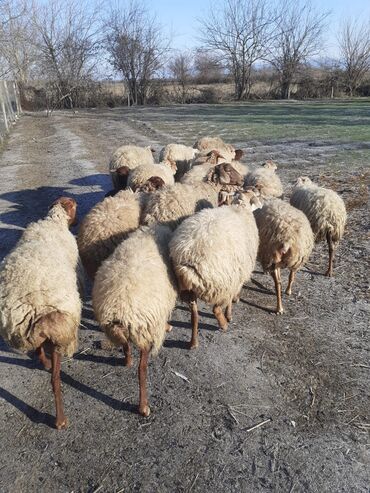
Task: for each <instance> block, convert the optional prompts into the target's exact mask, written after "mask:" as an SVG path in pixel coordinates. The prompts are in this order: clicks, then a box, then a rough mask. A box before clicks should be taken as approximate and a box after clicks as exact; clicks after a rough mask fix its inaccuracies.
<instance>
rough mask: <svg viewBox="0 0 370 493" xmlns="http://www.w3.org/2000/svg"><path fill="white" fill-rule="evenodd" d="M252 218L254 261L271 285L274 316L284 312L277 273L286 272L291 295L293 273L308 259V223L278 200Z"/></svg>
mask: <svg viewBox="0 0 370 493" xmlns="http://www.w3.org/2000/svg"><path fill="white" fill-rule="evenodd" d="M255 218H256V222H257V226H258V232H259V237H260V246H259V249H258V260H259V262H260V263H261V265H262V268H263V270H264V271H265V272H269V273H270V274H271V276H272V278H273V279H274V282H275V290H276V297H277V308H276V313H277V314H281V313H283V312H284V309H283V305H282V299H281V276H280V270H281V269H285V268H287V269H290V274H289V282H288V287H287V289H286V294H288V295H290V294H291V292H292V284H293V281H294V278H295V274H296V272H297V271H298V270H299V269H300V268H301V267H303V266H304V264H305V263H306V262H307V260H308V258H309V256H310V255H311V252H312V249H313V245H314V238H313V233H312V229H311V226H310V223H309V222H308V219H307V217H306V216H305V215H304V214H303V212H302V211H300V210H298V209H296V208H295V207H293V206H291V205H289V204H288V203H286V202H284V201H283V200H280V199H276V198H273V199H269V200H267V201H266V202H265V203H264V205H263V207H262V209H259V210H256V212H255Z"/></svg>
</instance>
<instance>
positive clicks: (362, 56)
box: [338, 20, 370, 97]
mask: <svg viewBox="0 0 370 493" xmlns="http://www.w3.org/2000/svg"><path fill="white" fill-rule="evenodd" d="M338 42H339V48H340V58H341V65H342V67H343V70H344V81H345V86H346V90H347V92H348V94H349V95H350V96H351V97H352V96H353V94H354V93H355V91H356V90H357V89H358V87H359V85H360V84H361V82H362V81H363V79H364V77H365V75H366V73H367V72H368V71H369V70H370V20H367V21H366V22H363V23H360V22H359V21H353V20H347V21H345V22H344V24H343V26H342V28H341V31H340V33H339V35H338Z"/></svg>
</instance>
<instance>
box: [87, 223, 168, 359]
mask: <svg viewBox="0 0 370 493" xmlns="http://www.w3.org/2000/svg"><path fill="white" fill-rule="evenodd" d="M170 238H171V230H170V229H169V228H167V227H165V226H162V225H156V226H154V227H146V226H143V227H141V228H140V229H139V230H138V231H136V232H135V233H133V234H132V235H130V237H129V238H128V239H127V240H125V241H124V242H123V243H121V245H119V246H118V247H117V248H116V250H115V251H114V253H113V255H111V256H110V257H109V258H108V259H107V260H105V262H103V264H102V265H101V267H100V268H99V270H98V272H97V274H96V278H95V283H94V287H93V293H92V300H93V308H94V312H95V316H96V318H97V320H98V322H99V324H100V325H101V327H102V328H103V329H104V330H105V332H106V334H107V336H108V338H110V339H111V340H112V341H113V342H117V341H116V340H115V338H114V332H113V333H111V328H113V327H114V326H116V325H117V324H119V325H121V326H122V333H123V335H124V336H125V337H126V338H127V339H128V340H131V341H132V342H133V343H134V344H135V345H136V346H137V347H138V348H139V349H143V350H150V349H151V348H152V351H153V353H154V354H156V353H157V352H158V350H159V349H160V347H161V346H162V343H163V339H164V337H165V332H166V324H167V321H168V320H169V318H170V315H171V312H172V310H173V308H174V307H175V303H176V294H177V291H176V285H175V280H174V275H173V273H172V270H171V266H170V263H169V253H168V243H169V241H170ZM115 330H116V329H115Z"/></svg>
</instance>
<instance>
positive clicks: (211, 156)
mask: <svg viewBox="0 0 370 493" xmlns="http://www.w3.org/2000/svg"><path fill="white" fill-rule="evenodd" d="M219 159H225V158H224V157H223V156H222V155H221V154H220V153H219V152H218V151H216V150H213V151H210V152H208V154H207V162H208V163H211V164H217V163H218V160H219Z"/></svg>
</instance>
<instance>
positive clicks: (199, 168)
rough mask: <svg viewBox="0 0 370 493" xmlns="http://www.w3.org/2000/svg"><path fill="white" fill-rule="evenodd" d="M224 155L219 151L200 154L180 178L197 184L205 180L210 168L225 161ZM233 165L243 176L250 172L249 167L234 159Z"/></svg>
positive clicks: (182, 180)
mask: <svg viewBox="0 0 370 493" xmlns="http://www.w3.org/2000/svg"><path fill="white" fill-rule="evenodd" d="M225 162H226V161H225V159H224V157H223V156H222V155H221V154H220V153H219V152H218V151H215V150H213V151H210V152H208V153H207V154H199V155H198V156H197V157H196V158H195V159H194V161H193V164H192V169H191V170H190V171H188V172H187V173H186V174H185V175H184V176H183V177H182V179H181V180H180V181H181V183H187V184H190V185H191V184H195V183H199V182H202V181H205V179H206V177H207V174H208V172H209V170H210V169H211V168H212V167H213V166H215V165H216V164H222V163H225ZM230 164H231V166H232V167H233V169H235V170H236V171H237V172H238V173H239V174H240V175H241V176H243V178H244V177H245V176H246V175H247V173H248V167H247V166H246V165H244V164H241V163H239V162H238V161H232V162H231V163H230Z"/></svg>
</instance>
